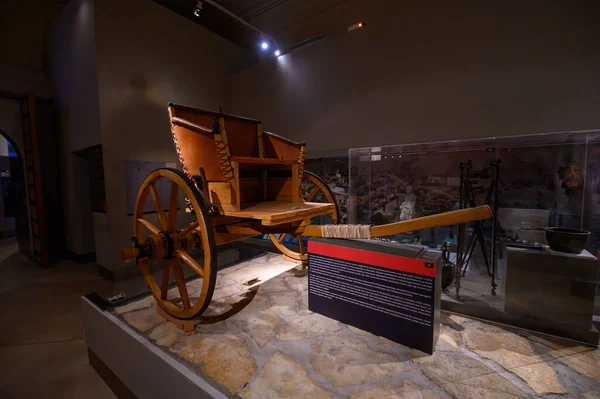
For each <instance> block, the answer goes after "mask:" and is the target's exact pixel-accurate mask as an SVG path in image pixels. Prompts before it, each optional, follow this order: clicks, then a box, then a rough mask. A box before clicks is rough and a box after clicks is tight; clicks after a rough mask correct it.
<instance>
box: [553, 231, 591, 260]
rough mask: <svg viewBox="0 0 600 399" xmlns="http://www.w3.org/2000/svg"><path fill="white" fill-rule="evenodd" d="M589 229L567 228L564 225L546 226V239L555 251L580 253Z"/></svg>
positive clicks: (588, 234)
mask: <svg viewBox="0 0 600 399" xmlns="http://www.w3.org/2000/svg"><path fill="white" fill-rule="evenodd" d="M589 236H590V232H589V231H585V230H579V229H568V228H566V227H548V228H547V229H546V241H548V245H549V246H550V248H552V249H553V250H555V251H558V252H568V253H571V254H580V253H581V252H582V251H583V250H584V249H585V244H586V243H587V240H588V237H589Z"/></svg>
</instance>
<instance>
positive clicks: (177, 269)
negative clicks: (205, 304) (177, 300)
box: [170, 259, 192, 309]
mask: <svg viewBox="0 0 600 399" xmlns="http://www.w3.org/2000/svg"><path fill="white" fill-rule="evenodd" d="M170 262H171V265H172V269H173V274H174V275H175V281H176V282H177V287H178V288H179V296H180V297H181V303H182V304H183V308H184V309H189V308H191V307H192V305H191V304H190V297H189V295H188V291H187V286H186V285H185V278H184V277H183V269H182V268H181V263H179V260H178V259H172V260H170Z"/></svg>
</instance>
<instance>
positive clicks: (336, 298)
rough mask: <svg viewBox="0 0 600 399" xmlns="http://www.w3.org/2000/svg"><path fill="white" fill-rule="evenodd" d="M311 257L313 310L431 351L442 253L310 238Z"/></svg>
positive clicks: (310, 301) (436, 323) (436, 328)
mask: <svg viewBox="0 0 600 399" xmlns="http://www.w3.org/2000/svg"><path fill="white" fill-rule="evenodd" d="M308 259H309V261H308V262H309V266H308V307H309V309H310V310H311V311H313V312H316V313H320V314H322V315H324V316H327V317H330V318H332V319H336V320H339V321H341V322H343V323H346V324H349V325H352V326H355V327H357V328H360V329H362V330H365V331H369V332H371V333H373V334H375V335H379V336H383V337H385V338H388V339H390V340H392V341H395V342H398V343H400V344H403V345H406V346H409V347H411V348H415V349H418V350H421V351H423V352H427V353H433V348H434V347H435V343H436V341H437V335H438V332H439V312H440V292H441V283H440V278H437V277H438V276H437V273H438V272H441V266H440V267H437V262H438V260H439V254H438V253H432V252H430V251H425V250H424V249H423V248H422V247H415V246H405V245H402V244H390V243H384V242H379V241H364V240H339V239H336V240H331V239H330V240H327V239H311V240H310V241H309V243H308ZM438 269H439V270H438Z"/></svg>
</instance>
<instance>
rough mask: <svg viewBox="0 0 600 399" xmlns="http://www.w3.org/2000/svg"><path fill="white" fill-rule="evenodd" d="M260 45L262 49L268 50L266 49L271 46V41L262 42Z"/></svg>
mask: <svg viewBox="0 0 600 399" xmlns="http://www.w3.org/2000/svg"><path fill="white" fill-rule="evenodd" d="M260 47H262V49H263V50H266V49H268V48H269V43H267V42H262V43H261V44H260Z"/></svg>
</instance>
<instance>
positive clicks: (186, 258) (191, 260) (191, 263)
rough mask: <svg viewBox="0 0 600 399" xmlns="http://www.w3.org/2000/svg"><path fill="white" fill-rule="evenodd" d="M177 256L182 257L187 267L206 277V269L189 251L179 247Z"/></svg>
mask: <svg viewBox="0 0 600 399" xmlns="http://www.w3.org/2000/svg"><path fill="white" fill-rule="evenodd" d="M175 256H177V257H178V258H179V259H181V260H182V261H183V263H185V264H186V266H187V267H189V268H190V269H192V270H193V271H194V272H196V274H198V275H199V276H200V277H204V270H202V267H200V265H199V264H198V262H196V260H195V259H194V258H192V257H191V256H190V255H189V254H188V253H187V252H185V251H182V250H180V249H178V250H177V251H175Z"/></svg>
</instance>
